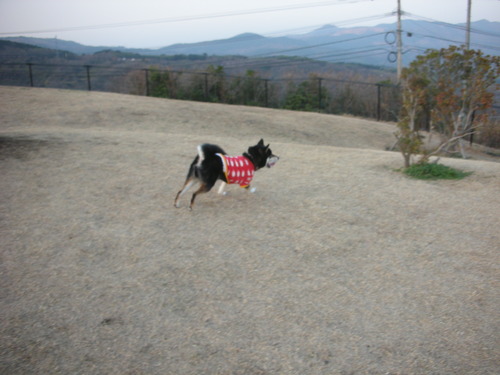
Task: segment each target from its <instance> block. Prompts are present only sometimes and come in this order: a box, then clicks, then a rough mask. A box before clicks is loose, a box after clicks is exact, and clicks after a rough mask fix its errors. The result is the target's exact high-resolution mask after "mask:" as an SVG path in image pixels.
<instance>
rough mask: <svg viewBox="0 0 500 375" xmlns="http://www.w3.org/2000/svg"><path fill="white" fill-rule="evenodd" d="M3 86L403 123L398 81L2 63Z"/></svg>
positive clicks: (213, 69) (1, 81) (217, 69)
mask: <svg viewBox="0 0 500 375" xmlns="http://www.w3.org/2000/svg"><path fill="white" fill-rule="evenodd" d="M0 84H1V85H12V86H28V87H29V86H31V87H47V88H61V89H72V90H89V91H105V92H116V93H123V94H133V95H145V96H155V97H164V98H171V99H181V100H194V101H205V102H216V103H227V104H239V105H252V106H261V107H270V108H284V109H291V110H303V111H317V112H322V113H331V114H349V115H353V116H360V117H366V118H373V119H377V120H380V121H397V115H398V112H399V108H400V100H401V99H400V90H399V87H398V86H396V85H391V84H383V83H371V82H360V81H352V80H342V79H336V78H334V77H321V76H319V75H315V74H311V75H310V76H309V77H307V78H302V79H298V78H280V79H270V78H261V77H259V76H258V74H257V73H255V72H253V71H247V74H246V75H241V76H235V75H228V74H226V73H225V72H224V70H223V68H222V67H218V68H212V69H208V70H207V71H179V70H170V69H155V68H142V67H141V68H139V67H134V68H121V67H113V66H98V65H71V64H64V65H63V64H39V63H9V64H0Z"/></svg>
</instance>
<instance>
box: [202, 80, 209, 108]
mask: <svg viewBox="0 0 500 375" xmlns="http://www.w3.org/2000/svg"><path fill="white" fill-rule="evenodd" d="M202 74H203V75H204V76H205V101H208V73H202Z"/></svg>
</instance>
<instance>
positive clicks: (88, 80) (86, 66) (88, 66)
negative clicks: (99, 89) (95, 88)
mask: <svg viewBox="0 0 500 375" xmlns="http://www.w3.org/2000/svg"><path fill="white" fill-rule="evenodd" d="M84 66H85V69H87V88H88V90H89V91H91V90H92V86H91V85H90V65H84Z"/></svg>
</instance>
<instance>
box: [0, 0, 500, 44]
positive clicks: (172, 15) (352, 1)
mask: <svg viewBox="0 0 500 375" xmlns="http://www.w3.org/2000/svg"><path fill="white" fill-rule="evenodd" d="M460 1H461V6H457V0H441V1H440V2H439V3H436V2H435V1H433V0H401V3H402V11H403V12H404V14H403V22H404V21H407V20H409V19H419V20H427V21H437V22H445V23H450V24H463V23H466V21H467V16H466V15H467V0H460ZM396 9H397V2H396V0H330V1H315V2H309V3H306V2H305V0H254V1H253V2H252V5H248V3H235V2H234V1H230V0H217V1H215V0H214V1H211V2H210V3H206V2H203V3H201V2H199V1H196V0H184V1H183V2H181V3H176V4H175V7H172V4H171V3H170V4H169V2H164V1H157V0H142V1H141V2H137V1H135V0H122V1H120V2H116V1H113V0H99V1H97V0H85V1H83V0H73V1H71V2H61V1H58V0H38V1H36V2H33V1H30V0H2V1H1V2H0V37H9V36H12V37H15V36H26V37H35V38H45V39H51V38H52V39H59V40H67V41H74V42H76V43H79V44H83V45H86V46H97V47H100V46H120V47H125V48H144V49H158V48H162V47H165V46H170V45H174V44H190V43H198V42H204V41H213V40H221V39H229V38H231V37H234V36H237V35H241V34H244V33H252V34H258V35H261V36H266V37H273V36H283V35H290V34H301V33H305V32H308V31H311V30H314V29H318V28H320V27H322V26H325V25H335V26H337V27H340V28H343V27H345V26H348V27H372V26H375V25H377V24H392V23H394V22H396V16H395V10H396ZM61 15H62V16H61ZM165 16H168V17H165ZM160 17H163V18H160ZM482 19H484V20H487V21H490V22H499V21H500V1H498V0H474V2H473V4H472V15H471V21H473V22H477V21H479V20H482Z"/></svg>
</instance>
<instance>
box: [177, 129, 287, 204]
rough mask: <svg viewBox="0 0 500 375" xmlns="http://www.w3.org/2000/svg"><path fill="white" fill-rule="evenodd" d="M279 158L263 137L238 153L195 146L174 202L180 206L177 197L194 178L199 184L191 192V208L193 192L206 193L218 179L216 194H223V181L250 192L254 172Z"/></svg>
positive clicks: (184, 191)
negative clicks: (235, 154) (234, 154)
mask: <svg viewBox="0 0 500 375" xmlns="http://www.w3.org/2000/svg"><path fill="white" fill-rule="evenodd" d="M278 160H279V157H278V156H276V155H274V154H273V152H272V151H271V149H270V148H269V145H267V146H265V145H264V140H263V139H261V140H260V141H259V142H258V143H257V144H256V145H255V146H251V147H249V148H248V150H247V152H244V153H243V154H242V155H241V156H228V155H227V154H226V152H225V151H224V150H223V149H222V148H220V147H219V146H217V145H213V144H208V143H205V144H201V145H199V146H198V155H197V156H196V157H195V159H194V160H193V162H192V163H191V166H190V167H189V171H188V174H187V177H186V181H185V183H184V185H183V187H182V189H181V190H179V192H178V193H177V195H176V196H175V201H174V206H175V207H177V208H178V207H179V199H180V197H181V196H182V195H184V193H186V192H187V191H188V190H189V189H190V188H191V187H192V186H193V185H194V184H195V183H196V182H199V184H200V187H199V188H198V190H196V191H195V192H194V193H193V195H192V197H191V203H190V205H189V209H193V204H194V201H195V199H196V196H197V195H198V194H201V193H208V192H209V191H210V190H211V189H212V188H213V186H214V185H215V183H216V182H217V180H222V183H221V185H220V188H219V194H225V193H224V187H225V186H226V184H239V185H240V186H241V187H243V188H245V189H247V190H250V191H251V192H252V193H253V192H255V188H250V182H251V181H252V178H253V176H254V172H255V171H258V170H259V169H261V168H264V167H267V168H271V167H272V166H273V165H274V164H276V162H277V161H278Z"/></svg>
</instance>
